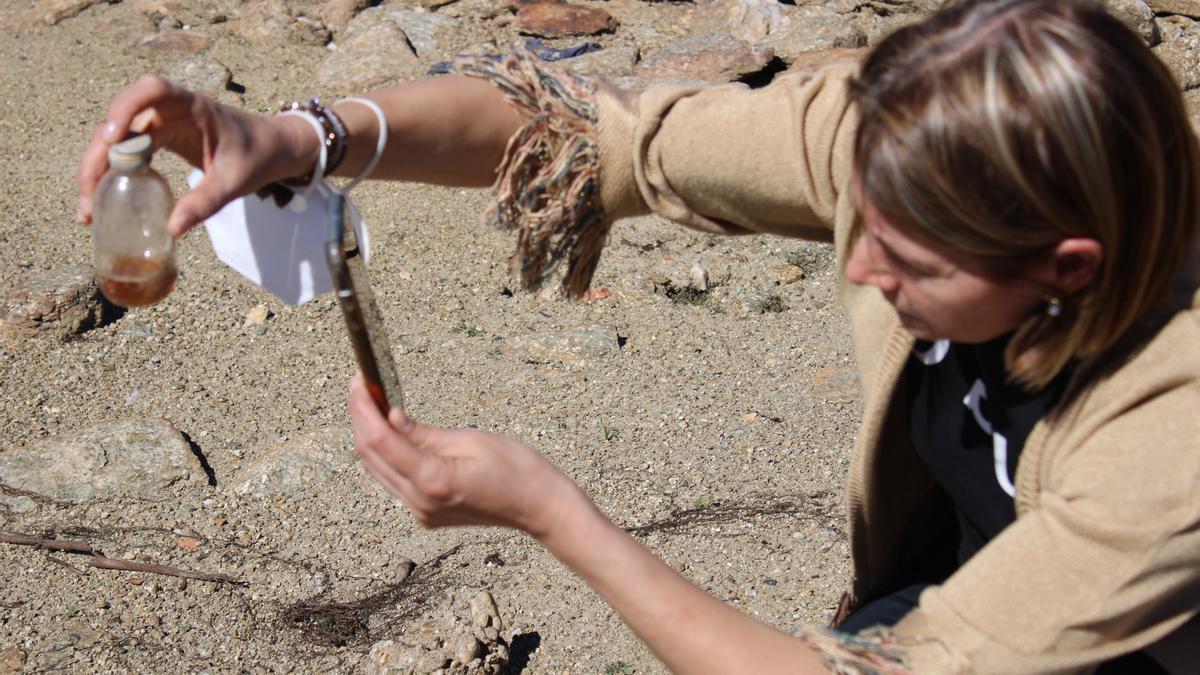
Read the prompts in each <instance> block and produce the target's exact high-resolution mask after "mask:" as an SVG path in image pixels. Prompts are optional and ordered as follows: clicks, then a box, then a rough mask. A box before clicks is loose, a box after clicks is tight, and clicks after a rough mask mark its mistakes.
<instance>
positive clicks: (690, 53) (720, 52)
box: [633, 33, 775, 82]
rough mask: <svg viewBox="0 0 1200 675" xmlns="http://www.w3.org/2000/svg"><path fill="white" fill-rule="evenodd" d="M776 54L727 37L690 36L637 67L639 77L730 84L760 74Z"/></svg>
mask: <svg viewBox="0 0 1200 675" xmlns="http://www.w3.org/2000/svg"><path fill="white" fill-rule="evenodd" d="M774 56H775V53H774V52H773V51H772V50H771V49H770V48H767V47H761V46H758V45H752V44H750V43H749V42H746V41H745V40H739V39H738V38H735V37H734V36H732V35H730V34H729V33H707V34H704V35H693V36H691V37H686V38H683V39H682V40H679V41H676V42H673V43H671V44H669V45H667V46H666V47H664V48H663V49H662V50H660V51H659V52H657V53H655V54H652V55H650V56H649V57H647V58H646V59H644V60H643V61H642V62H641V63H639V64H637V65H636V66H635V67H634V69H633V72H634V74H635V75H637V76H639V77H656V78H667V79H677V80H703V81H705V82H729V81H732V80H736V79H739V78H741V77H744V76H746V75H749V74H751V73H756V72H759V71H760V70H762V69H763V68H765V67H766V66H767V64H768V63H770V62H771V59H772V58H773V57H774Z"/></svg>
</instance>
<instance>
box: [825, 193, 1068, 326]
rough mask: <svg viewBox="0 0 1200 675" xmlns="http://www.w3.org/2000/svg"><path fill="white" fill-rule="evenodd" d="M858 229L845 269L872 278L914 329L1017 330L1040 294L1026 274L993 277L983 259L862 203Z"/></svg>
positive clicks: (858, 278) (859, 280)
mask: <svg viewBox="0 0 1200 675" xmlns="http://www.w3.org/2000/svg"><path fill="white" fill-rule="evenodd" d="M862 207H863V208H862V215H863V225H864V227H863V231H862V235H861V236H860V237H859V238H858V242H857V243H856V244H855V246H854V249H853V250H852V251H851V253H850V260H849V261H848V262H847V263H846V277H847V278H849V279H850V281H851V282H853V283H855V284H859V285H865V286H875V287H876V288H878V289H879V290H880V291H881V292H882V293H883V295H884V297H885V298H887V300H888V302H890V303H892V306H893V307H895V308H896V312H897V313H898V314H899V315H900V323H901V324H903V325H904V327H905V328H906V329H907V330H908V332H909V333H911V334H912V335H913V336H914V337H917V338H919V339H923V340H943V339H945V340H950V341H952V342H964V343H979V342H986V341H988V340H991V339H993V338H997V337H1000V336H1001V335H1004V334H1005V333H1008V332H1010V331H1013V330H1016V329H1017V327H1019V326H1020V325H1021V324H1022V323H1024V321H1025V319H1027V318H1028V317H1029V316H1030V315H1031V314H1032V313H1033V312H1035V311H1040V309H1041V306H1042V305H1043V303H1044V300H1045V296H1044V293H1043V291H1042V289H1041V287H1040V286H1039V285H1038V284H1036V283H1035V282H1033V281H1031V280H1029V279H1021V278H1009V279H998V278H996V277H995V276H989V275H986V274H985V270H984V266H983V265H982V264H981V261H980V260H979V259H978V258H977V257H976V256H973V255H971V254H969V253H965V252H962V251H959V250H957V249H954V248H952V247H950V246H948V245H946V244H944V243H942V242H938V241H935V240H932V239H930V238H926V237H918V236H916V235H914V234H910V233H906V232H903V231H901V230H900V229H898V228H896V227H894V226H892V225H891V224H890V223H888V222H887V221H886V220H885V219H884V218H883V217H882V216H881V215H880V214H879V212H878V211H876V210H875V209H874V208H873V207H872V206H871V205H870V204H869V203H863V204H862Z"/></svg>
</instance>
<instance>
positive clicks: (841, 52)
mask: <svg viewBox="0 0 1200 675" xmlns="http://www.w3.org/2000/svg"><path fill="white" fill-rule="evenodd" d="M867 52H868V50H867V49H865V48H859V49H842V48H840V47H835V48H831V49H817V50H814V51H811V52H800V53H799V54H796V55H794V56H792V58H791V59H790V60H789V61H788V72H789V73H792V72H800V73H811V72H816V71H818V70H820V69H821V68H824V67H825V66H828V65H829V64H831V63H838V62H840V61H858V60H861V59H862V58H864V57H865V56H866V54H867Z"/></svg>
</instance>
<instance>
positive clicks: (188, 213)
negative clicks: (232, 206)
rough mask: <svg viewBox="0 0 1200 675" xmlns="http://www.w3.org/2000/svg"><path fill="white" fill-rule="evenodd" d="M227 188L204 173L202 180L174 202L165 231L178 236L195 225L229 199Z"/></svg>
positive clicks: (218, 209) (219, 208)
mask: <svg viewBox="0 0 1200 675" xmlns="http://www.w3.org/2000/svg"><path fill="white" fill-rule="evenodd" d="M229 195H230V192H229V190H226V189H224V188H223V187H222V186H220V185H218V184H217V180H216V179H215V178H213V177H212V176H211V174H205V176H204V180H202V181H200V184H199V185H197V186H196V187H195V189H193V190H191V191H190V192H188V193H187V194H185V195H184V196H182V197H180V198H179V201H177V202H175V208H174V209H172V210H171V217H170V218H168V219H167V231H168V232H170V233H171V236H173V237H178V236H180V235H182V234H183V233H184V232H187V231H188V230H190V229H192V228H193V227H195V226H196V225H197V224H198V223H200V222H201V221H203V220H205V219H206V218H208V217H209V216H211V215H213V214H214V213H216V212H217V211H220V210H221V207H223V206H225V205H226V204H228V203H229V201H230V199H231V198H230V196H229Z"/></svg>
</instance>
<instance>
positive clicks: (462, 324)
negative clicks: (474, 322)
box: [450, 319, 487, 337]
mask: <svg viewBox="0 0 1200 675" xmlns="http://www.w3.org/2000/svg"><path fill="white" fill-rule="evenodd" d="M450 332H452V333H466V335H467V337H479V336H480V335H483V334H484V333H485V332H487V331H485V330H483V329H482V328H478V327H476V326H468V325H467V322H466V321H463V320H461V319H460V320H459V322H458V323H456V324H454V326H452V327H451V328H450Z"/></svg>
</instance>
